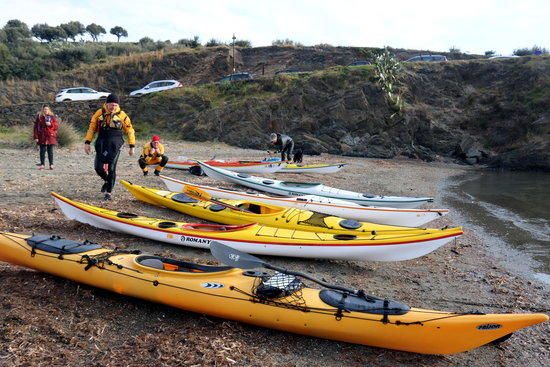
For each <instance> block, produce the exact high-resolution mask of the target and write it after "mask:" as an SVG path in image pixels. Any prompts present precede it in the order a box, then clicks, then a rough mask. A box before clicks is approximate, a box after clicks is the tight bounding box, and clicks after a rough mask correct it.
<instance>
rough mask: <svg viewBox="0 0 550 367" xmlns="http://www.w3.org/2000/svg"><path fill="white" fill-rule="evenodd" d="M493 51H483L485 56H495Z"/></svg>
mask: <svg viewBox="0 0 550 367" xmlns="http://www.w3.org/2000/svg"><path fill="white" fill-rule="evenodd" d="M495 53H496V52H495V51H492V50H491V51H485V56H487V57H491V56H495Z"/></svg>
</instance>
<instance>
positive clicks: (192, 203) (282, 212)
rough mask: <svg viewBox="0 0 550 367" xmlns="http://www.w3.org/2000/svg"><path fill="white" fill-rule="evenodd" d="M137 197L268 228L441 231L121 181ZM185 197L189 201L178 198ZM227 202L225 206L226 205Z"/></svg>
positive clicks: (218, 220) (390, 232) (226, 221)
mask: <svg viewBox="0 0 550 367" xmlns="http://www.w3.org/2000/svg"><path fill="white" fill-rule="evenodd" d="M120 183H121V184H122V185H123V186H124V187H126V189H127V190H128V191H130V193H131V194H132V195H134V196H135V197H136V199H138V200H140V201H143V202H146V203H149V204H153V205H157V206H162V207H166V208H169V209H172V210H176V211H178V212H180V213H183V214H187V215H190V216H193V217H196V218H201V219H205V220H209V221H212V222H216V223H222V224H248V223H259V224H263V225H266V226H269V227H277V228H288V229H296V230H299V231H306V232H319V233H335V234H349V235H364V234H373V233H377V234H380V235H403V234H408V235H416V234H430V233H441V230H440V229H423V228H410V227H399V226H389V225H383V224H373V223H366V222H358V221H355V220H349V219H344V218H339V217H335V216H331V215H326V214H320V213H314V212H311V211H309V210H302V209H297V208H284V207H280V206H276V205H270V204H263V203H258V202H254V201H247V200H225V199H219V200H218V199H216V200H215V202H212V201H200V200H196V199H195V198H191V197H185V196H184V195H182V194H181V193H177V192H171V191H165V190H157V189H153V188H149V187H144V186H140V185H135V184H132V183H131V182H127V181H122V180H121V181H120ZM181 197H184V198H186V200H181V199H178V198H181ZM224 205H225V206H224Z"/></svg>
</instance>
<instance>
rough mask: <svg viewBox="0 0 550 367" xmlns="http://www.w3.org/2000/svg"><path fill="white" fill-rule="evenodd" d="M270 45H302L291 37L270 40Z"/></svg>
mask: <svg viewBox="0 0 550 367" xmlns="http://www.w3.org/2000/svg"><path fill="white" fill-rule="evenodd" d="M271 45H272V46H281V47H304V45H303V44H301V43H300V42H296V41H293V40H291V39H288V38H286V39H280V40H275V41H273V42H271Z"/></svg>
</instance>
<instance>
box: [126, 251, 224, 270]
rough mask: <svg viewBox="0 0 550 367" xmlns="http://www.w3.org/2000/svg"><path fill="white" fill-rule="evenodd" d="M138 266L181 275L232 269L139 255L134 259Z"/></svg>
mask: <svg viewBox="0 0 550 367" xmlns="http://www.w3.org/2000/svg"><path fill="white" fill-rule="evenodd" d="M136 262H137V263H138V264H140V265H143V266H147V267H150V268H153V269H158V270H166V271H174V272H182V273H215V272H219V271H226V270H229V269H232V267H231V266H212V265H200V264H195V263H191V262H187V261H180V260H176V259H170V258H168V257H161V256H153V255H141V256H138V257H136Z"/></svg>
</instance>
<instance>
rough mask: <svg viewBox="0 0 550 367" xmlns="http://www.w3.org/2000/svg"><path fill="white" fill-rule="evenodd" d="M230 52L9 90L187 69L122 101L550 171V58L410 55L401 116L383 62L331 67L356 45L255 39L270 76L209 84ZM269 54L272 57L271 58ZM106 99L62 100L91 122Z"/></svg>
mask: <svg viewBox="0 0 550 367" xmlns="http://www.w3.org/2000/svg"><path fill="white" fill-rule="evenodd" d="M229 52H230V51H229V49H228V48H226V47H220V48H217V49H209V50H206V49H202V50H193V51H189V52H183V53H177V54H171V55H162V54H155V53H153V54H148V55H146V56H144V55H141V56H140V57H136V58H135V59H134V60H125V62H124V63H120V64H117V63H114V64H113V65H110V66H109V67H108V68H106V67H105V66H101V65H96V66H94V67H89V66H88V67H86V68H82V69H79V70H75V71H74V72H73V73H72V74H70V75H69V74H65V75H63V76H62V77H61V78H59V79H58V80H44V81H40V82H37V83H36V84H33V85H35V90H36V91H37V92H36V94H34V95H33V94H31V93H28V91H27V90H25V88H20V87H18V88H15V87H14V88H12V89H10V90H8V91H3V95H4V98H8V99H10V101H16V100H17V99H15V98H14V97H13V94H14V93H15V92H18V93H21V94H22V96H21V97H20V99H19V100H27V101H29V102H30V100H32V98H31V97H33V98H34V97H36V98H38V96H42V97H43V96H45V93H46V92H47V91H48V90H55V88H54V86H56V85H57V86H59V85H60V83H63V81H64V80H71V81H72V82H73V83H76V84H79V83H84V82H90V81H91V80H96V81H97V82H98V83H99V81H103V82H104V83H106V82H107V81H112V82H110V83H107V84H111V85H115V82H116V83H118V84H116V85H118V86H119V88H123V89H124V91H128V90H131V89H132V88H134V87H136V88H137V87H138V86H141V85H143V84H144V83H145V82H146V81H150V80H151V79H158V78H165V77H168V76H169V75H175V74H176V73H180V74H179V75H181V76H180V78H179V79H180V80H182V81H183V82H184V84H186V85H189V84H195V85H194V86H190V87H186V88H182V89H180V90H176V91H170V92H164V93H159V94H156V95H152V96H148V97H144V98H141V99H139V100H129V99H127V100H125V101H123V107H124V109H125V110H126V111H127V112H128V113H129V114H130V116H132V118H133V121H134V122H135V124H136V127H137V129H138V132H139V133H140V134H141V135H142V136H143V135H146V134H149V133H150V132H152V131H155V132H163V133H167V132H168V133H170V134H171V135H173V136H174V135H176V136H179V137H181V138H183V139H186V140H196V141H208V140H218V141H222V142H226V143H228V144H232V145H235V146H239V147H245V148H265V146H266V144H265V142H266V135H267V134H268V133H270V132H271V131H283V132H286V133H289V134H290V135H292V136H293V137H295V140H296V141H297V142H298V144H297V145H298V146H301V147H302V148H303V149H304V150H305V152H306V153H308V154H318V153H323V152H328V153H334V154H343V155H350V156H364V157H381V158H393V157H396V156H407V157H417V158H421V159H425V160H434V159H453V160H459V161H463V162H468V163H471V164H473V163H483V164H489V165H491V166H495V167H505V168H512V169H540V170H546V171H550V153H549V152H550V149H549V148H550V147H549V140H550V139H549V132H550V130H549V125H550V113H549V111H550V95H549V91H550V57H522V58H518V59H504V60H481V59H475V60H463V61H453V62H448V63H414V64H405V72H404V76H403V78H402V80H401V82H400V86H399V90H400V91H401V93H402V94H403V97H404V99H405V102H406V107H405V111H404V114H403V118H402V119H397V120H396V119H389V118H388V116H389V115H390V114H391V113H392V111H391V110H390V109H389V107H388V104H387V102H386V100H385V97H384V94H383V93H382V91H381V89H380V87H379V86H378V85H377V84H376V83H375V82H374V81H373V75H374V71H373V68H372V66H366V67H359V68H348V67H341V66H332V67H330V65H339V64H347V63H349V62H351V61H353V60H354V59H357V58H359V56H360V55H358V52H359V51H358V50H357V49H350V48H330V49H322V48H321V49H317V50H314V48H304V49H291V48H280V47H268V48H257V49H244V50H241V51H240V52H238V53H237V55H236V61H237V65H238V66H239V67H238V69H239V70H251V71H253V72H255V73H256V74H261V69H262V66H263V68H264V71H265V74H264V75H263V77H260V78H259V79H258V80H256V81H254V82H251V83H244V84H243V83H236V84H231V85H217V84H212V83H210V82H211V81H213V80H215V79H217V78H218V77H219V76H220V75H223V74H225V73H227V72H228V69H229V67H230V61H231V59H230V57H229V56H230V53H229ZM400 57H402V58H404V57H406V55H400ZM262 60H269V63H268V65H263V64H262ZM323 65H324V66H325V67H324V68H323V70H320V71H315V72H312V73H309V74H300V75H279V76H276V77H274V76H273V74H274V72H275V71H276V70H280V69H282V68H285V67H288V66H293V67H297V68H300V69H303V70H315V69H318V68H320V67H321V66H323ZM327 65H328V66H329V67H327ZM64 78H66V79H64ZM94 78H95V79H94ZM117 90H118V89H117ZM48 93H49V92H48ZM46 94H47V93H46ZM41 100H43V99H41ZM98 105H99V104H98V103H97V102H93V103H69V104H56V105H54V106H53V108H54V110H55V111H56V113H58V114H60V116H61V117H62V118H63V119H64V120H68V121H69V122H71V123H73V124H75V125H77V126H79V127H80V128H84V127H85V125H86V124H87V121H88V119H89V116H90V115H91V113H92V112H93V111H94V110H95V108H97V107H98ZM39 106H40V104H39V103H30V104H18V105H12V106H6V105H5V106H4V107H2V109H3V117H2V122H1V123H2V124H4V125H6V124H26V123H28V121H29V118H30V116H32V115H33V114H34V113H35V111H36V110H37V109H38V108H39Z"/></svg>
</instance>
